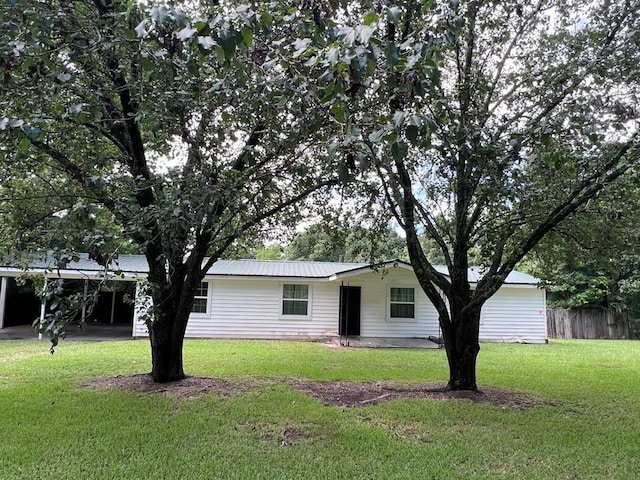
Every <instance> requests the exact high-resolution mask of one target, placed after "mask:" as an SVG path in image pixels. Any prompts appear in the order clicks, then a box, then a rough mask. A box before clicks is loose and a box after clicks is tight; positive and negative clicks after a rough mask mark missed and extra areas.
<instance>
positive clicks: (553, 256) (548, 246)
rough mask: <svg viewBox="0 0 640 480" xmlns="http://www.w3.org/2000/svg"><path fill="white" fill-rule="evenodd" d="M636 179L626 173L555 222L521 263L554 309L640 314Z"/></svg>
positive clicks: (638, 209) (639, 259) (634, 315)
mask: <svg viewBox="0 0 640 480" xmlns="http://www.w3.org/2000/svg"><path fill="white" fill-rule="evenodd" d="M637 182H638V179H637V178H636V174H635V172H628V174H627V175H625V177H624V178H622V179H621V180H620V181H619V182H617V183H616V184H615V185H614V186H612V188H610V189H609V190H608V191H607V192H604V193H603V194H602V195H599V196H598V197H597V198H596V199H594V200H593V201H591V202H589V204H588V205H586V206H585V208H584V211H583V212H582V213H581V214H580V215H578V216H574V217H573V218H570V219H569V220H568V221H567V222H566V223H564V224H563V225H560V226H559V227H557V228H556V229H555V230H554V231H553V232H552V233H551V234H550V235H549V236H548V237H547V238H545V239H544V240H543V241H542V242H541V243H540V244H539V245H538V246H537V247H536V248H535V249H534V250H533V251H532V253H531V254H530V255H529V256H528V258H527V260H526V261H525V262H524V263H523V267H524V268H526V269H527V270H528V271H529V272H531V273H532V274H533V275H535V276H537V277H539V278H541V279H542V280H543V282H544V285H545V287H546V288H547V300H548V304H549V306H551V307H554V308H612V309H616V310H619V311H626V312H628V313H629V314H630V316H631V317H632V318H640V310H639V309H638V308H639V307H640V278H639V277H638V270H639V267H640V255H639V254H638V247H639V246H640V243H639V235H640V231H639V227H638V225H639V221H640V219H639V218H638V215H639V212H640V205H639V204H638V195H637V192H638V183H637Z"/></svg>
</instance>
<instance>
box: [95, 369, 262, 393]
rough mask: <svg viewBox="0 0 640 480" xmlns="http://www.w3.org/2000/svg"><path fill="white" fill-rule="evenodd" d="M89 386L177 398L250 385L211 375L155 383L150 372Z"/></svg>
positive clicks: (234, 390) (240, 390)
mask: <svg viewBox="0 0 640 480" xmlns="http://www.w3.org/2000/svg"><path fill="white" fill-rule="evenodd" d="M85 387H87V388H95V389H111V388H113V389H120V390H124V391H125V392H133V393H142V394H150V393H164V394H166V395H168V396H171V397H175V398H195V397H199V396H201V395H205V394H208V393H213V394H216V395H219V396H222V397H230V396H232V395H239V394H242V393H245V392H247V391H248V390H249V389H250V388H249V386H248V385H246V386H244V387H243V386H242V385H241V384H236V383H230V382H226V381H222V380H218V379H215V378H210V377H187V378H185V379H184V380H179V381H177V382H169V383H155V382H154V381H153V377H152V376H151V375H149V374H137V375H116V376H114V377H102V378H95V379H93V380H90V381H89V382H87V383H85Z"/></svg>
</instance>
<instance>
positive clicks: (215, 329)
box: [135, 278, 339, 338]
mask: <svg viewBox="0 0 640 480" xmlns="http://www.w3.org/2000/svg"><path fill="white" fill-rule="evenodd" d="M284 283H287V284H291V283H294V284H295V283H300V284H306V285H309V287H310V290H309V295H310V297H311V298H310V299H309V315H308V316H307V317H304V318H302V317H297V316H290V315H282V314H281V311H282V285H283V284H284ZM338 297H339V295H338V286H336V285H335V284H332V283H327V282H326V281H324V282H309V281H301V280H298V279H290V280H286V281H279V280H274V279H258V280H244V279H224V278H223V279H219V278H216V279H213V280H210V283H209V302H208V312H207V313H206V314H195V313H194V314H191V317H190V318H189V323H188V324H187V331H186V334H185V336H186V337H188V338H216V337H218V338H224V337H229V338H274V337H286V336H303V337H323V336H329V335H336V334H337V329H338ZM147 335H148V333H147V330H146V327H145V326H144V325H141V324H139V323H137V327H136V335H135V336H147Z"/></svg>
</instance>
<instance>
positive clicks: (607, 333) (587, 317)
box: [547, 308, 631, 339]
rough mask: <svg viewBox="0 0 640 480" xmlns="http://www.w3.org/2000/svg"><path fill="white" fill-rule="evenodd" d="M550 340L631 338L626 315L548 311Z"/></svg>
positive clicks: (560, 310)
mask: <svg viewBox="0 0 640 480" xmlns="http://www.w3.org/2000/svg"><path fill="white" fill-rule="evenodd" d="M547 335H548V336H549V338H583V339H588V338H590V339H598V338H611V339H623V338H631V334H630V332H629V321H628V317H627V315H626V314H625V313H619V312H616V311H614V310H578V309H571V310H567V309H562V308H554V309H547Z"/></svg>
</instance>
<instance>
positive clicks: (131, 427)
mask: <svg viewBox="0 0 640 480" xmlns="http://www.w3.org/2000/svg"><path fill="white" fill-rule="evenodd" d="M185 351H186V358H187V359H188V360H187V361H188V368H189V370H190V371H191V372H193V374H194V375H198V376H209V377H213V378H215V379H218V380H221V381H225V382H229V383H233V382H242V383H243V384H244V385H246V386H247V388H248V391H245V392H243V393H239V394H238V395H233V396H229V397H222V396H219V395H218V394H217V393H216V392H215V391H211V392H208V393H206V392H202V395H199V396H196V397H195V398H185V399H180V398H174V397H169V396H167V395H165V394H164V393H157V394H152V395H148V394H147V395H145V394H131V393H127V392H123V391H119V390H117V389H111V390H92V389H88V388H85V387H83V386H82V385H83V383H84V382H86V381H88V380H90V379H92V378H95V377H103V378H104V377H113V376H114V375H128V374H131V373H141V372H145V371H147V370H148V363H149V359H148V345H146V343H145V342H140V341H127V342H98V343H86V342H75V341H70V342H68V345H67V346H66V347H65V354H64V355H61V356H59V355H54V356H51V355H48V354H47V353H46V351H45V350H44V349H43V348H42V343H41V342H38V341H19V340H15V341H3V342H0V377H2V378H3V379H4V380H5V381H4V382H3V385H2V397H3V402H1V403H0V417H2V420H3V421H2V423H1V424H0V434H1V435H2V438H5V439H7V438H10V439H11V441H6V442H5V445H4V447H3V454H2V456H1V457H0V477H2V478H3V479H5V480H13V479H24V478H41V479H43V480H44V479H54V478H55V479H75V478H81V477H86V476H87V468H88V466H91V473H90V476H91V477H93V478H131V479H141V478H172V477H179V478H183V479H198V478H203V477H207V476H209V477H210V476H212V475H213V476H215V477H219V478H228V479H244V478H256V479H274V478H292V477H295V478H305V479H314V478H317V479H341V478H345V477H348V478H354V479H365V478H366V479H385V480H388V479H401V478H404V479H406V478H423V477H425V476H428V477H438V478H440V477H446V478H448V479H468V478H496V477H498V478H500V477H504V478H512V479H531V478H535V479H554V480H555V479H558V478H575V477H578V478H585V479H587V478H591V479H595V478H619V479H623V478H634V476H636V473H637V471H638V469H639V468H640V459H639V458H638V456H637V455H636V454H635V453H636V450H637V443H636V439H637V432H638V431H639V430H640V404H639V403H638V397H639V396H640V384H639V382H638V381H637V379H638V376H639V375H640V364H639V363H638V362H637V361H636V360H637V358H638V355H639V354H640V343H638V342H620V341H551V343H550V344H549V345H509V344H488V345H486V347H485V348H484V349H483V357H484V361H483V363H482V371H483V375H482V377H483V379H484V382H483V384H484V385H491V386H493V387H496V388H502V389H507V390H515V391H519V392H522V393H523V394H532V395H534V396H537V397H540V398H541V399H543V400H545V401H549V402H550V405H545V406H537V407H534V408H531V409H527V410H524V411H520V410H518V409H515V408H503V407H491V406H488V405H481V404H475V403H472V402H470V401H465V400H459V401H442V400H416V399H413V400H406V401H393V402H389V403H383V404H380V405H375V406H373V405H369V406H365V407H363V408H347V409H343V408H339V407H327V406H325V405H323V404H322V403H321V402H319V401H317V400H314V399H311V398H309V397H307V396H305V395H302V394H300V393H299V392H296V391H294V390H293V389H292V388H290V387H289V386H286V385H284V382H282V381H281V380H280V379H286V378H301V379H305V380H345V381H355V382H377V381H386V382H397V383H399V384H407V382H409V383H410V384H412V385H415V384H416V383H422V382H435V381H438V380H439V379H442V377H443V375H445V374H446V368H447V365H446V360H445V358H444V355H443V352H442V350H426V351H418V350H405V349H331V348H327V347H326V346H324V345H321V344H317V343H311V342H302V343H294V342H265V341H255V342H254V341H228V340H215V341H203V340H197V341H196V340H191V341H187V342H186V343H185ZM252 386H255V387H256V388H252ZM258 387H259V388H258ZM212 412H213V413H212ZM286 429H288V430H289V431H297V432H300V433H301V435H300V437H298V439H297V440H296V441H294V442H287V443H286V444H283V443H282V437H283V433H284V432H285V430H286ZM34 442H36V443H40V442H43V443H46V444H47V453H46V455H45V454H41V455H35V454H33V445H34ZM176 445H182V446H184V447H183V448H176ZM114 452H118V458H115V456H114ZM460 458H462V459H463V461H458V460H459V459H460ZM159 459H161V461H159ZM212 472H215V473H213V474H212Z"/></svg>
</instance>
